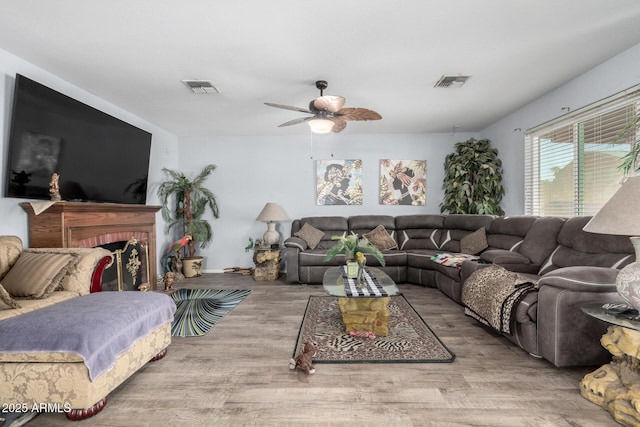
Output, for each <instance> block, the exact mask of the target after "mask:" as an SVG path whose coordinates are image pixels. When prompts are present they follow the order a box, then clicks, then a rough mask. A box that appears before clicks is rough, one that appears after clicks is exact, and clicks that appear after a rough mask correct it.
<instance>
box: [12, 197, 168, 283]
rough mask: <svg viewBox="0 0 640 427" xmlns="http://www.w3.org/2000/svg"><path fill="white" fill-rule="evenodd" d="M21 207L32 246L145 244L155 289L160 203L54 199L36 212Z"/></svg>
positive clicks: (150, 277)
mask: <svg viewBox="0 0 640 427" xmlns="http://www.w3.org/2000/svg"><path fill="white" fill-rule="evenodd" d="M20 206H21V207H22V209H24V210H25V212H27V214H28V216H29V246H30V247H32V248H93V247H96V246H102V245H106V244H109V243H114V242H126V241H127V240H129V239H130V238H131V237H135V238H137V239H138V240H139V241H141V242H143V243H147V244H148V245H149V267H150V268H149V272H150V274H149V282H150V283H149V285H150V286H151V288H152V289H155V288H156V283H157V261H156V212H158V211H159V210H160V208H161V206H147V205H128V204H118V203H84V202H56V203H54V204H52V205H51V206H50V207H49V208H47V209H46V210H44V211H43V212H42V213H39V214H37V215H36V213H35V211H34V209H33V206H32V205H31V203H20Z"/></svg>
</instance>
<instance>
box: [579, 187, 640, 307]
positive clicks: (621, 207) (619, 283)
mask: <svg viewBox="0 0 640 427" xmlns="http://www.w3.org/2000/svg"><path fill="white" fill-rule="evenodd" d="M639 213H640V176H633V177H628V178H627V179H626V180H625V181H624V182H623V183H622V186H621V187H620V188H619V189H618V191H616V193H615V194H614V195H613V196H612V197H611V199H609V201H608V202H607V203H605V204H604V206H603V207H602V208H601V209H600V210H599V211H598V212H597V213H596V214H595V215H594V216H593V218H591V221H589V222H588V223H587V225H585V226H584V228H583V230H584V231H588V232H591V233H602V234H617V235H623V236H634V237H630V238H631V244H632V245H633V248H634V250H635V252H636V260H635V262H632V263H631V264H629V265H627V266H625V267H624V268H623V269H622V270H620V273H618V277H617V278H616V289H617V290H618V293H619V294H620V296H621V297H622V298H624V299H625V300H626V301H627V303H628V304H629V305H631V306H632V307H633V308H635V309H636V310H638V311H640V263H639V258H638V257H639V256H640V237H638V236H640V214H639Z"/></svg>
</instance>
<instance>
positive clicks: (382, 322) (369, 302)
mask: <svg viewBox="0 0 640 427" xmlns="http://www.w3.org/2000/svg"><path fill="white" fill-rule="evenodd" d="M389 301H390V298H389V297H378V298H347V297H339V298H338V305H339V306H340V312H341V313H342V321H343V322H344V326H345V331H346V333H347V334H349V333H351V332H373V333H374V334H376V335H378V336H383V337H386V336H387V335H389Z"/></svg>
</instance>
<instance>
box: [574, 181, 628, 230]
mask: <svg viewBox="0 0 640 427" xmlns="http://www.w3.org/2000/svg"><path fill="white" fill-rule="evenodd" d="M583 230H584V231H588V232H591V233H601V234H619V235H623V236H640V176H632V177H629V178H627V179H626V181H625V182H624V183H623V184H622V186H621V187H620V188H619V189H618V191H616V192H615V194H614V195H613V196H612V197H611V198H610V199H609V201H608V202H607V203H605V204H604V206H603V207H602V208H600V210H599V211H598V212H597V213H596V214H595V215H594V216H593V218H591V221H589V222H588V223H587V225H585V226H584V228H583Z"/></svg>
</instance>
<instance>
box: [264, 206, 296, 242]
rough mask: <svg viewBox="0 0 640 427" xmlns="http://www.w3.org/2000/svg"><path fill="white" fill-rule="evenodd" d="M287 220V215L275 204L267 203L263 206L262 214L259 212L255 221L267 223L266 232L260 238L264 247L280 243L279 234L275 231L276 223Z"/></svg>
mask: <svg viewBox="0 0 640 427" xmlns="http://www.w3.org/2000/svg"><path fill="white" fill-rule="evenodd" d="M288 219H289V218H288V217H287V215H286V214H285V213H284V211H283V210H282V208H281V207H280V206H278V204H277V203H272V202H269V203H267V204H266V205H264V208H262V212H260V215H258V218H256V221H262V222H266V223H267V231H265V232H264V235H263V236H262V239H263V242H264V244H265V245H268V246H271V245H273V244H275V243H279V242H280V233H278V231H276V223H277V222H280V221H287V220H288Z"/></svg>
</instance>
